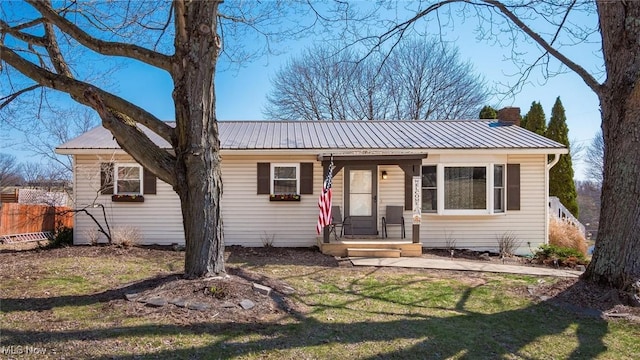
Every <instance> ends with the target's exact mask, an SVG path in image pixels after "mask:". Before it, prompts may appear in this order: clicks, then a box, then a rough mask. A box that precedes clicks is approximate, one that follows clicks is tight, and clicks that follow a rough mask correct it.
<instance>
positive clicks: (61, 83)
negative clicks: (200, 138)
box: [0, 45, 174, 144]
mask: <svg viewBox="0 0 640 360" xmlns="http://www.w3.org/2000/svg"><path fill="white" fill-rule="evenodd" d="M0 59H2V60H4V61H6V62H7V63H8V64H10V65H11V66H12V67H14V68H15V69H16V70H18V71H19V72H21V73H22V74H24V75H25V76H28V77H30V78H31V79H33V80H34V81H36V82H38V83H39V84H40V85H42V86H46V87H49V88H52V89H56V90H60V91H63V92H66V93H68V94H69V95H71V96H72V97H73V99H74V100H76V101H78V102H79V103H81V104H84V105H87V106H91V105H92V104H91V103H90V102H89V101H88V100H87V99H86V98H85V97H84V92H85V91H86V90H87V89H89V88H93V87H92V86H91V85H90V84H87V83H85V82H82V81H79V80H75V79H73V78H69V77H66V76H63V75H58V74H55V73H52V72H50V71H47V70H45V69H43V68H40V67H38V66H36V65H34V64H32V63H30V62H29V61H27V60H25V59H23V58H22V57H20V56H19V55H18V54H16V53H15V52H14V51H13V50H11V49H9V48H7V47H6V46H4V45H0ZM95 91H96V92H97V93H98V94H99V96H100V98H101V99H103V101H104V103H105V104H106V106H107V107H109V108H113V109H120V111H122V112H123V114H126V116H127V117H129V118H132V119H135V121H136V122H139V123H141V124H142V125H144V126H146V127H148V128H149V129H151V130H152V131H153V132H155V133H156V134H158V135H160V137H162V138H163V139H165V140H166V141H167V142H169V143H170V144H172V143H173V138H174V131H173V128H171V127H170V126H169V125H167V124H166V123H164V122H162V121H160V120H158V119H157V118H156V117H155V116H153V115H152V114H151V113H149V112H147V111H146V110H144V109H142V108H139V107H138V106H136V105H134V104H132V103H130V102H128V101H126V100H124V99H122V98H120V97H118V96H115V95H113V94H111V93H108V92H106V91H104V90H101V89H95Z"/></svg>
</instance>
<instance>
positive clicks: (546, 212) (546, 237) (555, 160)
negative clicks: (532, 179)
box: [544, 153, 560, 245]
mask: <svg viewBox="0 0 640 360" xmlns="http://www.w3.org/2000/svg"><path fill="white" fill-rule="evenodd" d="M551 155H553V159H552V160H551V161H550V162H548V163H547V168H546V171H545V172H544V194H545V197H544V198H545V199H546V200H545V206H544V218H545V222H544V243H545V245H548V244H549V171H550V170H551V168H552V167H554V166H555V165H556V164H557V163H558V161H560V154H558V153H554V154H551Z"/></svg>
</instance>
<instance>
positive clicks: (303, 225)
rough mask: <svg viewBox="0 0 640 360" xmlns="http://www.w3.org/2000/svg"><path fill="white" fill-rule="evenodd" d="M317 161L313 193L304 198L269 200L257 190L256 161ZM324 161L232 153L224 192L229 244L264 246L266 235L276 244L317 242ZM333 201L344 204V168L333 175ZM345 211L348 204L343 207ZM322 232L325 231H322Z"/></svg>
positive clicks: (227, 160)
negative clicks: (298, 199) (235, 154)
mask: <svg viewBox="0 0 640 360" xmlns="http://www.w3.org/2000/svg"><path fill="white" fill-rule="evenodd" d="M259 162H262V163H264V162H269V163H272V164H279V163H285V162H286V163H294V162H295V163H302V162H312V163H313V177H314V182H313V194H308V195H300V201H277V202H273V201H269V195H259V194H256V191H255V189H256V181H257V167H256V163H259ZM322 171H323V169H322V163H320V162H318V161H316V160H315V156H262V157H260V156H232V155H225V156H224V161H223V163H222V177H223V182H224V195H223V197H222V217H223V221H224V239H225V244H227V245H243V246H252V247H260V246H263V239H271V238H273V239H274V242H273V246H280V247H282V246H313V245H316V244H317V237H318V235H317V234H316V223H317V221H318V211H319V210H318V197H319V196H320V191H321V189H322V180H321V179H323V178H324V174H322ZM332 189H333V205H340V206H342V171H340V172H339V173H338V175H337V176H336V177H334V179H333V185H332ZM342 211H343V213H344V207H343V210H342ZM320 236H322V235H320Z"/></svg>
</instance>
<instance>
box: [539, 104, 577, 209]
mask: <svg viewBox="0 0 640 360" xmlns="http://www.w3.org/2000/svg"><path fill="white" fill-rule="evenodd" d="M545 136H546V137H547V138H549V139H551V140H554V141H557V142H559V143H561V144H563V145H565V146H566V147H567V148H569V149H570V148H571V147H570V146H569V128H568V127H567V117H566V116H565V114H564V107H563V106H562V102H561V101H560V97H558V98H557V99H556V102H555V104H553V109H552V110H551V120H550V121H549V127H548V128H547V130H546V133H545ZM549 196H557V197H558V199H560V202H561V203H562V204H563V205H564V206H565V207H566V208H567V209H569V211H571V213H572V214H573V215H574V216H576V217H578V195H577V192H576V185H575V183H574V182H573V164H572V162H571V153H569V154H566V155H560V161H558V163H557V164H556V165H555V166H554V167H552V168H551V170H550V171H549Z"/></svg>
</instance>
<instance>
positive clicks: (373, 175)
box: [57, 108, 568, 253]
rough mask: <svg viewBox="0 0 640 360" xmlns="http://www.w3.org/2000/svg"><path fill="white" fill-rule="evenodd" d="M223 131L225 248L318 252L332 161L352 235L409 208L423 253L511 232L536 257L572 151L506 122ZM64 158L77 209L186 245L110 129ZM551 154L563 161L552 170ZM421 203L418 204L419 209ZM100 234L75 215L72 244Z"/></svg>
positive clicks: (370, 233) (377, 228)
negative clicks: (69, 162) (553, 177)
mask: <svg viewBox="0 0 640 360" xmlns="http://www.w3.org/2000/svg"><path fill="white" fill-rule="evenodd" d="M514 109H515V108H514ZM512 112H513V111H508V112H507V113H512ZM517 115H518V116H517V119H515V118H514V121H515V120H517V121H519V111H517ZM218 126H219V130H220V142H221V155H222V158H223V161H222V180H223V183H224V193H223V198H222V214H223V220H224V240H225V243H226V244H227V245H243V246H254V247H259V246H263V245H264V244H265V243H267V242H270V241H273V245H274V246H313V245H316V244H317V241H318V239H322V236H320V237H318V236H317V235H316V230H315V229H316V222H317V219H318V196H319V193H320V191H321V189H322V182H323V178H324V176H325V174H326V171H327V170H326V169H327V168H328V165H329V162H330V159H331V157H333V163H334V164H335V166H336V169H335V170H334V174H335V175H334V179H333V205H339V206H341V207H342V212H343V214H345V215H350V216H351V219H352V223H351V226H350V228H349V229H346V233H347V234H351V233H353V234H354V235H355V236H356V237H360V236H361V237H367V238H369V239H371V238H378V237H380V234H382V231H381V218H382V217H383V216H385V208H386V206H387V205H403V206H404V208H405V212H404V215H405V216H404V217H405V220H406V223H407V227H406V231H407V239H409V240H410V241H411V239H413V242H414V243H421V244H422V246H424V247H447V246H450V245H451V244H452V242H453V241H455V246H456V247H457V248H468V249H476V250H495V249H496V248H497V238H498V237H500V236H502V235H504V234H506V233H512V234H513V235H515V236H516V237H517V238H518V240H519V241H520V245H521V247H520V249H519V250H518V252H519V253H528V252H529V249H535V248H536V247H537V246H538V245H540V244H543V243H545V242H546V241H547V226H548V225H547V219H548V211H549V207H548V201H549V200H548V197H547V194H548V174H549V169H550V168H551V167H552V166H553V165H554V164H555V162H557V159H558V156H559V155H560V154H566V153H567V152H568V151H567V149H566V148H565V147H564V146H563V145H561V144H559V143H556V142H554V141H551V140H549V139H546V138H545V137H543V136H539V135H536V134H534V133H532V132H530V131H527V130H525V129H523V128H520V127H518V126H516V125H513V124H511V123H509V122H501V121H479V120H470V121H385V122H382V121H361V122H355V121H338V122H330V121H327V122H290V121H251V122H249V121H247V122H244V121H243V122H226V121H224V122H223V121H221V122H219V123H218ZM144 130H145V131H146V132H147V133H148V134H149V137H150V138H151V139H152V140H153V141H155V142H156V143H157V144H159V145H160V146H164V147H169V146H168V144H167V143H166V142H164V140H162V139H160V138H159V137H158V136H156V135H154V134H152V133H151V132H149V131H148V130H146V129H144ZM57 152H58V153H60V154H68V155H73V156H74V183H75V186H74V193H75V196H74V198H75V199H76V206H77V207H84V206H87V205H89V204H92V203H94V202H97V203H100V204H102V205H104V207H105V208H106V210H107V217H108V218H109V219H110V226H111V228H112V229H113V228H117V227H125V226H128V227H135V228H137V230H138V232H139V233H140V234H141V235H142V237H143V241H144V243H146V244H173V243H184V235H183V228H182V217H181V212H180V203H179V199H178V197H177V195H176V193H175V192H174V191H173V190H172V188H171V187H170V186H169V185H168V184H166V183H164V182H162V181H158V180H156V178H155V177H154V176H153V175H151V174H150V173H148V172H147V171H145V170H144V169H143V168H142V167H141V166H139V165H138V164H137V163H135V162H134V161H133V160H132V159H131V157H130V156H129V155H127V154H126V153H125V152H124V151H123V150H121V149H120V148H119V146H118V145H117V143H116V142H115V141H114V140H113V136H112V135H111V134H110V133H109V132H108V131H107V130H106V129H104V128H102V127H98V128H95V129H93V130H91V131H89V132H87V133H85V134H83V135H81V136H79V137H78V138H76V139H74V140H71V141H69V142H67V143H65V144H63V145H61V146H60V147H58V148H57ZM548 155H555V156H554V157H552V158H553V161H552V162H551V163H549V162H548V160H547V158H548ZM105 184H106V186H105ZM113 184H115V186H113ZM416 201H418V203H417V204H418V205H420V206H419V208H417V209H413V204H414V203H415V202H416ZM96 210H97V211H101V210H100V209H96ZM96 214H97V213H96ZM97 218H98V219H100V218H102V217H100V216H97ZM412 224H413V226H412ZM93 226H95V225H94V224H93V222H92V221H91V219H89V218H88V217H86V216H76V223H75V231H74V237H75V238H74V243H76V244H84V243H88V242H89V239H88V235H87V234H88V233H90V232H92V229H91V228H92V227H93ZM389 237H390V239H389V240H386V239H382V238H380V239H377V240H378V241H391V239H393V238H395V240H398V239H399V238H400V233H399V229H398V228H397V227H394V228H390V229H389ZM328 239H329V238H328V236H325V240H328Z"/></svg>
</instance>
